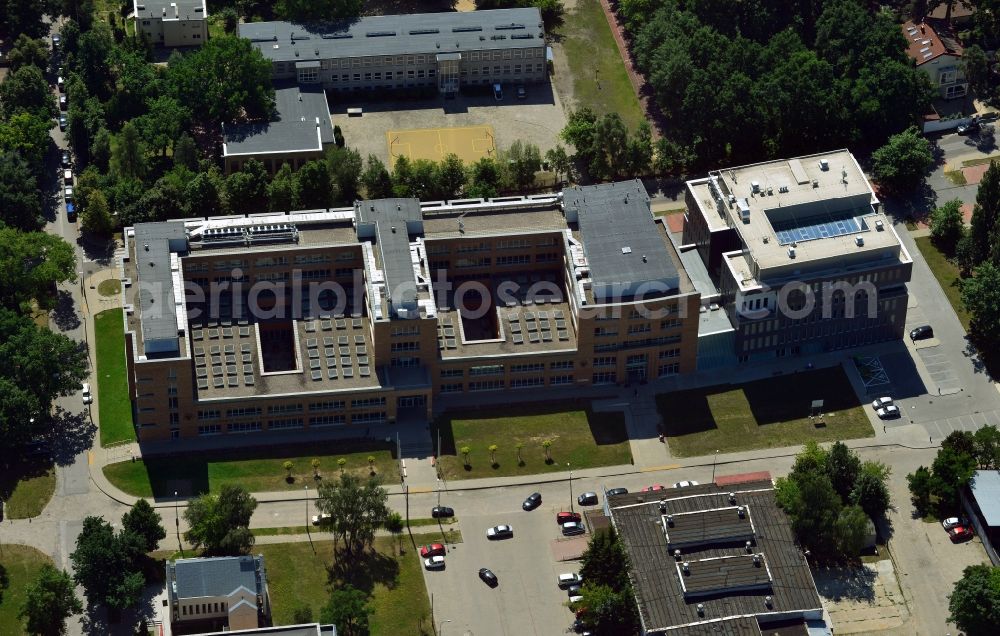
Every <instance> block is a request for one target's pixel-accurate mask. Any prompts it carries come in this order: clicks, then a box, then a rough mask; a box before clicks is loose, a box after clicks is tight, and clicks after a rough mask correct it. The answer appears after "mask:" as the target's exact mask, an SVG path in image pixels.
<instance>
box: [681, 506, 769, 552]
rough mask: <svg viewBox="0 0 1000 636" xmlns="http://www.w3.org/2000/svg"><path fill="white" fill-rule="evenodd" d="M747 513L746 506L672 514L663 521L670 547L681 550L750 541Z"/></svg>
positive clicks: (750, 521) (749, 521) (751, 525)
mask: <svg viewBox="0 0 1000 636" xmlns="http://www.w3.org/2000/svg"><path fill="white" fill-rule="evenodd" d="M749 510H750V509H749V507H747V506H739V507H737V506H726V507H723V508H714V509H709V510H696V511H694V512H681V513H677V514H671V515H670V516H669V517H667V518H666V524H667V525H666V533H667V543H668V545H669V548H670V549H671V550H675V549H681V550H683V549H685V548H688V549H690V548H694V547H697V546H701V545H708V544H718V543H733V542H739V543H743V542H744V541H747V540H749V539H752V538H753V536H754V528H753V519H752V517H751V515H750V512H749Z"/></svg>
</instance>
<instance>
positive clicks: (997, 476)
mask: <svg viewBox="0 0 1000 636" xmlns="http://www.w3.org/2000/svg"><path fill="white" fill-rule="evenodd" d="M969 489H970V490H971V491H972V496H973V498H974V499H975V500H976V504H978V505H979V510H980V511H982V513H983V520H984V521H986V525H988V526H990V527H997V526H1000V470H977V471H976V474H975V475H974V476H973V478H972V481H971V482H970V483H969Z"/></svg>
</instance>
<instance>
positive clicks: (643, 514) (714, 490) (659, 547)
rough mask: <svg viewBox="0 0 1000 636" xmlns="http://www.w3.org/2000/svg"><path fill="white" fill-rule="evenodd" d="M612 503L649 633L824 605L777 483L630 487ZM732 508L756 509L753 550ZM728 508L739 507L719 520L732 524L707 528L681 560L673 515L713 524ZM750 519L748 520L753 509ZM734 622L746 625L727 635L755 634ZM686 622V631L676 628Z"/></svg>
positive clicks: (810, 610) (813, 609)
mask: <svg viewBox="0 0 1000 636" xmlns="http://www.w3.org/2000/svg"><path fill="white" fill-rule="evenodd" d="M608 505H609V507H610V511H611V516H612V519H613V520H614V524H615V527H616V529H617V530H618V534H619V536H620V537H621V538H622V541H623V543H624V544H625V549H626V550H627V551H628V555H629V562H630V563H631V579H632V582H633V585H634V590H635V595H636V602H637V605H638V608H639V615H640V618H641V620H642V624H643V628H644V630H645V632H646V633H657V634H658V633H664V634H688V633H690V634H697V633H702V632H700V631H698V630H697V629H694V630H693V631H685V630H688V628H690V627H694V626H696V625H698V624H702V623H704V622H706V621H719V624H724V621H725V620H726V619H731V618H737V617H747V616H754V617H764V616H767V615H781V614H784V615H791V614H796V613H798V614H803V613H816V612H820V611H822V604H821V602H820V599H819V594H818V593H817V591H816V586H815V584H814V583H813V579H812V573H811V572H810V570H809V566H808V564H807V563H806V560H805V557H804V556H803V554H802V551H801V550H800V549H799V547H798V545H796V543H795V539H794V536H793V534H792V529H791V522H790V520H789V519H788V517H787V516H786V515H785V513H784V512H782V511H781V510H779V509H778V508H777V505H776V503H775V500H774V487H773V485H772V484H771V482H770V481H759V482H752V483H746V484H741V485H739V486H731V487H720V486H717V485H715V484H705V485H701V486H691V487H688V488H683V489H679V490H668V491H663V492H657V493H652V494H650V493H629V494H627V495H621V496H616V497H614V498H613V500H609V502H608ZM732 506H737V508H738V507H739V506H744V507H745V511H749V510H752V511H753V524H752V525H753V531H754V533H753V538H752V539H749V541H750V547H749V548H747V547H746V544H745V543H744V542H741V541H733V539H734V537H735V535H737V534H738V535H742V534H743V531H744V528H745V526H741V525H740V523H739V522H737V524H736V527H732V523H731V519H730V517H737V518H738V515H737V514H736V512H735V511H733V509H732ZM720 510H721V511H726V512H727V513H731V514H727V517H726V519H729V520H728V521H726V520H720V521H718V523H719V524H720V525H722V526H729V527H728V528H723V530H721V531H719V532H715V531H709V530H706V531H705V532H703V533H701V536H702V538H703V539H704V540H705V542H704V543H701V544H700V545H688V546H685V547H681V548H680V551H681V553H680V555H677V556H679V558H680V560H678V559H677V558H675V553H674V552H673V550H674V549H675V548H674V547H673V546H672V545H670V544H669V543H668V541H669V540H668V535H667V532H666V530H667V529H668V528H667V524H666V519H665V516H666V515H672V516H673V518H674V519H675V520H676V519H685V518H686V519H687V521H686V522H682V524H683V523H687V525H689V526H694V525H696V524H697V523H698V522H699V521H700V522H701V523H704V524H706V525H711V524H716V523H717V522H716V521H713V519H715V516H716V515H717V513H715V512H712V511H720ZM691 513H695V514H691ZM698 513H701V514H698ZM746 517H747V522H748V521H749V519H750V515H749V514H747V515H746ZM671 529H672V528H671ZM678 530H683V528H681V527H678ZM713 535H714V536H715V537H716V538H715V539H714V540H713V539H712V537H713ZM742 538H743V537H742V536H740V537H739V539H742ZM685 563H687V570H688V571H687V572H684V564H685ZM699 604H701V607H702V611H701V613H699V611H698V607H699ZM732 626H733V627H734V628H735V627H737V626H739V629H734V630H731V631H729V632H727V633H734V634H735V633H752V632H748V631H747V629H750V628H751V625H750V624H749V623H747V624H746V625H742V624H739V623H734V624H732ZM744 627H745V628H747V629H744ZM678 628H681V629H680V631H675V630H677V629H678Z"/></svg>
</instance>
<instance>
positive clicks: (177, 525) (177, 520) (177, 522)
mask: <svg viewBox="0 0 1000 636" xmlns="http://www.w3.org/2000/svg"><path fill="white" fill-rule="evenodd" d="M174 527H175V528H176V529H177V549H178V550H180V551H181V556H184V546H183V545H182V544H181V515H180V512H179V511H178V508H177V491H176V490H175V491H174Z"/></svg>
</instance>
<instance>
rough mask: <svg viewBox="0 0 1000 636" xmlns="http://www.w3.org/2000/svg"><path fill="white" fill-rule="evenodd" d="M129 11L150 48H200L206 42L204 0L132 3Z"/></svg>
mask: <svg viewBox="0 0 1000 636" xmlns="http://www.w3.org/2000/svg"><path fill="white" fill-rule="evenodd" d="M132 11H133V13H134V15H135V25H136V28H138V29H140V30H141V31H142V32H143V33H145V34H146V37H147V38H149V41H150V42H152V43H153V46H166V47H177V46H200V45H202V44H203V43H204V42H205V40H207V39H208V8H207V7H206V6H205V0H174V1H172V2H167V0H132Z"/></svg>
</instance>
